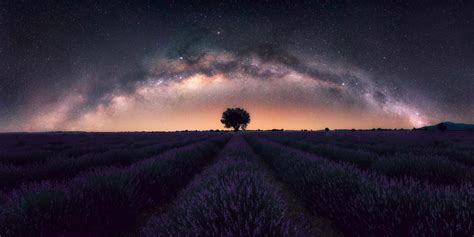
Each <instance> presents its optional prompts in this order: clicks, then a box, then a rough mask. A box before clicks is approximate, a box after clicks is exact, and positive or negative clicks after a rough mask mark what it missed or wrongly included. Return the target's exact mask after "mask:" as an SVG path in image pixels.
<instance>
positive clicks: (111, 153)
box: [0, 138, 203, 191]
mask: <svg viewBox="0 0 474 237" xmlns="http://www.w3.org/2000/svg"><path fill="white" fill-rule="evenodd" d="M201 140H203V139H200V138H197V139H196V138H189V139H186V140H182V141H172V142H162V143H158V144H153V145H149V146H146V147H142V148H136V149H110V150H108V151H106V152H103V153H90V154H86V155H83V156H80V157H77V158H74V159H70V158H64V157H63V158H56V159H52V160H51V161H49V162H46V163H44V164H33V165H28V166H24V167H21V168H19V167H14V166H1V165H0V171H1V172H0V178H1V179H0V190H4V191H5V190H10V189H13V188H16V187H18V186H19V185H21V184H25V183H28V182H38V181H43V180H56V181H59V180H65V179H69V178H73V177H74V176H76V175H77V174H78V173H79V172H81V171H85V170H87V169H91V168H97V167H105V166H111V165H115V166H126V165H131V164H133V163H135V162H137V161H139V160H142V159H145V158H149V157H151V156H154V155H157V154H159V153H161V152H164V151H166V150H169V149H173V148H176V147H180V146H185V145H188V144H192V143H194V142H197V141H201Z"/></svg>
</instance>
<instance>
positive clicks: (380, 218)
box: [249, 137, 474, 236]
mask: <svg viewBox="0 0 474 237" xmlns="http://www.w3.org/2000/svg"><path fill="white" fill-rule="evenodd" d="M249 140H250V141H251V144H252V145H253V147H254V148H255V149H256V151H257V153H258V154H261V155H262V158H263V159H264V160H265V161H266V162H267V163H268V165H269V166H270V167H271V168H272V169H274V170H275V171H276V172H275V173H277V174H278V176H279V178H280V179H282V180H283V181H285V182H286V183H288V184H289V185H290V186H291V187H292V190H293V191H294V192H295V193H296V194H298V195H299V196H300V197H301V198H302V199H303V200H305V203H306V205H307V207H308V208H309V209H310V210H312V211H313V212H314V213H317V214H320V215H324V216H327V217H328V218H329V219H331V220H332V221H333V222H334V223H335V224H336V225H337V226H338V227H339V228H340V229H341V230H343V231H344V232H345V233H347V234H349V235H359V236H365V235H376V236H419V235H424V236H470V235H472V233H473V232H474V224H473V220H474V208H472V207H474V188H473V187H472V185H471V184H465V185H462V186H459V187H452V186H433V185H429V184H426V183H420V182H417V181H415V180H413V179H410V178H407V179H404V180H393V179H390V178H387V177H385V176H381V175H376V174H374V173H370V172H365V171H361V170H360V169H357V168H356V167H354V166H352V165H349V164H341V163H335V162H333V161H331V160H328V159H324V158H321V157H318V156H316V155H311V154H308V153H303V152H301V151H299V150H295V149H291V148H288V147H285V146H283V145H280V144H277V143H274V142H271V141H268V140H265V139H258V138H252V137H249Z"/></svg>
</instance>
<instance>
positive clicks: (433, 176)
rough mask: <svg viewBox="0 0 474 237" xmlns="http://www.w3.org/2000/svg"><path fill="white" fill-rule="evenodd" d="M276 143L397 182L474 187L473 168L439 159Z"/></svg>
mask: <svg viewBox="0 0 474 237" xmlns="http://www.w3.org/2000/svg"><path fill="white" fill-rule="evenodd" d="M276 140H279V141H280V142H281V143H282V144H285V145H288V146H290V147H293V148H297V149H301V150H303V151H307V152H311V153H314V154H317V155H320V156H323V157H325V158H328V159H331V160H334V161H340V162H349V163H351V164H354V165H356V166H358V167H360V168H362V169H369V170H371V171H374V172H377V173H379V174H383V175H386V176H389V177H393V178H404V177H406V176H409V177H413V178H416V179H420V180H423V181H427V182H431V183H433V184H441V185H459V184H463V183H466V182H470V183H474V172H473V169H472V168H471V167H468V166H465V165H463V164H461V163H459V162H456V161H452V160H449V159H446V158H445V157H440V156H438V155H429V154H412V153H409V152H405V153H395V154H392V155H390V156H379V155H377V154H376V153H373V152H370V151H366V150H362V149H349V148H345V147H340V146H336V145H329V144H324V145H323V144H313V143H310V142H305V141H294V140H291V139H276Z"/></svg>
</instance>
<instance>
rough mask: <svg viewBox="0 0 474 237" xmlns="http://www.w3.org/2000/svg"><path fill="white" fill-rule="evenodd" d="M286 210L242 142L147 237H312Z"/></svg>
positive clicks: (230, 145) (235, 143)
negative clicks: (287, 216) (290, 217)
mask: <svg viewBox="0 0 474 237" xmlns="http://www.w3.org/2000/svg"><path fill="white" fill-rule="evenodd" d="M286 212H287V206H286V204H285V201H284V200H283V199H282V198H281V195H280V193H279V192H278V191H277V190H276V189H275V188H274V187H273V186H272V184H271V183H270V182H269V180H268V179H267V177H266V176H265V171H264V170H263V169H262V168H261V167H260V166H259V164H258V163H257V158H256V157H255V155H254V154H253V152H252V150H251V148H250V147H249V146H248V144H247V143H246V142H245V141H244V140H243V138H242V137H240V136H234V138H233V139H232V140H231V141H230V142H229V143H228V144H227V145H226V146H225V148H224V149H223V150H222V151H221V153H220V154H219V156H218V158H217V161H216V163H215V164H214V165H212V166H211V167H210V168H208V169H206V170H205V171H204V172H203V173H202V174H201V175H199V176H198V177H196V178H195V179H194V181H193V182H192V183H191V185H189V186H188V187H187V188H186V189H185V190H184V191H183V192H181V194H180V196H179V197H178V198H177V200H176V201H175V202H174V204H173V205H172V207H170V208H169V209H168V210H167V211H166V212H165V213H163V214H159V215H157V216H154V217H152V218H151V219H150V220H149V221H148V223H147V225H146V226H145V227H143V228H142V232H141V234H142V236H308V235H309V234H308V231H307V229H306V228H305V227H304V226H302V225H300V224H296V223H295V222H294V221H292V220H290V219H288V218H286Z"/></svg>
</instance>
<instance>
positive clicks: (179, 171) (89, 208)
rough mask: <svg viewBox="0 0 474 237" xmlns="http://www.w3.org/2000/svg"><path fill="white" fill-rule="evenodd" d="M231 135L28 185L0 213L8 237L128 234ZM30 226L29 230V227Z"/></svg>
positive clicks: (1, 228)
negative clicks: (118, 165)
mask: <svg viewBox="0 0 474 237" xmlns="http://www.w3.org/2000/svg"><path fill="white" fill-rule="evenodd" d="M226 140H227V137H219V138H212V139H209V140H207V141H204V142H199V143H195V144H192V145H189V146H186V147H182V148H177V149H173V150H170V151H168V152H165V153H163V154H161V155H158V156H156V157H152V158H148V159H146V160H143V161H141V162H139V163H136V164H134V165H132V166H129V167H121V168H108V169H100V170H99V169H96V170H93V171H90V172H86V173H83V174H81V175H80V176H78V177H76V178H74V179H73V180H71V181H69V182H67V183H63V184H54V183H50V182H44V183H39V184H34V185H29V186H24V187H22V188H21V189H20V190H16V191H15V192H13V193H11V194H9V196H8V197H7V198H6V199H7V200H6V201H5V202H4V203H3V204H2V209H1V212H0V233H2V235H3V234H4V235H5V236H123V235H125V236H128V235H132V234H133V233H132V232H133V230H134V229H135V228H136V227H137V225H138V224H139V223H140V222H141V221H142V219H143V218H145V216H146V214H147V210H149V209H150V208H152V207H156V206H160V205H165V204H166V203H167V202H169V201H170V200H171V199H172V198H173V196H174V195H175V194H176V192H177V191H178V190H179V189H180V188H182V187H183V186H184V185H185V184H186V183H187V182H188V181H189V180H190V179H191V178H192V177H193V176H194V174H195V173H197V172H199V171H200V169H201V168H202V167H203V166H205V165H206V164H207V163H208V162H209V161H210V159H211V158H212V156H213V154H215V153H216V152H217V151H218V147H219V146H222V145H223V143H224V142H225V141H226ZM25 227H26V228H25Z"/></svg>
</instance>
